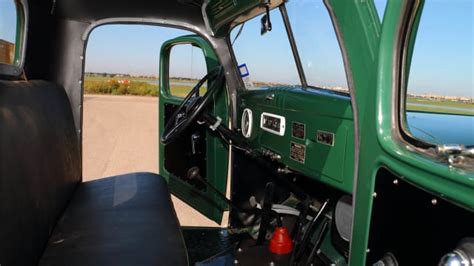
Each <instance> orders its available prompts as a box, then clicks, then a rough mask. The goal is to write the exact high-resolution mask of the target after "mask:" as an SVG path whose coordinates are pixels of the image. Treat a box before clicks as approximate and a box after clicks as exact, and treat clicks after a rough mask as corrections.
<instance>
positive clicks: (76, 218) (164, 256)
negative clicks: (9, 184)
mask: <svg viewBox="0 0 474 266" xmlns="http://www.w3.org/2000/svg"><path fill="white" fill-rule="evenodd" d="M187 264H188V260H187V254H186V248H185V244H184V240H183V236H182V234H181V230H180V226H179V222H178V219H177V217H176V213H175V210H174V208H173V203H172V202H171V198H170V193H169V191H168V188H167V184H166V181H165V180H164V178H163V177H161V176H159V175H156V174H152V173H133V174H127V175H120V176H115V177H109V178H105V179H100V180H96V181H91V182H85V183H82V184H80V185H79V187H78V189H77V191H76V192H75V194H74V195H73V198H72V200H71V202H70V204H69V206H68V207H67V209H66V211H65V213H64V215H63V216H62V217H61V219H60V220H59V222H58V224H57V225H56V228H55V229H54V231H53V234H52V236H51V238H50V240H49V242H48V246H47V248H46V251H45V253H44V255H43V257H42V259H41V262H40V265H187Z"/></svg>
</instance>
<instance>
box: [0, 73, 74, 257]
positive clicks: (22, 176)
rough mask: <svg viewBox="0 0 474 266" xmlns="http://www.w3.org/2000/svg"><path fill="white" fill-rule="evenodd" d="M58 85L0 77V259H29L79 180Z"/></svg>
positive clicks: (40, 250)
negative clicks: (4, 79) (9, 79)
mask: <svg viewBox="0 0 474 266" xmlns="http://www.w3.org/2000/svg"><path fill="white" fill-rule="evenodd" d="M80 156H81V155H80V148H79V140H78V135H77V134H76V131H75V127H74V121H73V116H72V111H71V107H70V104H69V100H68V97H67V95H66V93H65V91H64V89H63V88H62V87H60V86H58V85H55V84H53V83H49V82H45V81H21V82H14V81H0V265H2V266H9V265H35V264H37V262H38V261H39V258H40V257H41V254H42V253H43V251H44V249H45V247H46V244H47V241H48V238H49V236H50V234H51V232H52V230H53V227H54V226H55V224H56V222H57V220H58V219H59V217H60V215H61V213H62V212H63V210H64V209H65V207H66V205H67V203H68V201H69V199H70V197H71V196H72V193H73V192H74V189H75V187H76V185H77V184H78V183H79V182H80V181H81V160H80V158H81V157H80Z"/></svg>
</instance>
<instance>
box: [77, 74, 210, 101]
mask: <svg viewBox="0 0 474 266" xmlns="http://www.w3.org/2000/svg"><path fill="white" fill-rule="evenodd" d="M119 80H128V81H130V83H129V84H121V83H119V82H118V81H119ZM174 82H179V80H174V79H172V80H171V88H170V92H171V95H173V96H177V97H184V96H186V95H187V94H188V93H189V91H190V90H191V89H192V85H179V84H173V83H174ZM192 82H193V81H190V82H189V83H192ZM158 91H159V86H158V81H157V80H154V79H146V78H133V77H132V78H128V77H123V78H110V77H97V76H86V77H85V78H84V92H85V93H88V94H111V95H136V96H152V97H157V96H158ZM204 91H205V89H201V93H203V92H204Z"/></svg>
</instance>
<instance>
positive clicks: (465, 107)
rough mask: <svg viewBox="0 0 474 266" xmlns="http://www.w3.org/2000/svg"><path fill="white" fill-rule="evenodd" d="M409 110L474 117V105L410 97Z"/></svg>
mask: <svg viewBox="0 0 474 266" xmlns="http://www.w3.org/2000/svg"><path fill="white" fill-rule="evenodd" d="M407 110H408V111H417V112H427V113H444V114H456V115H474V104H473V103H462V102H455V101H446V100H445V101H433V100H427V99H420V98H414V97H409V98H408V101H407Z"/></svg>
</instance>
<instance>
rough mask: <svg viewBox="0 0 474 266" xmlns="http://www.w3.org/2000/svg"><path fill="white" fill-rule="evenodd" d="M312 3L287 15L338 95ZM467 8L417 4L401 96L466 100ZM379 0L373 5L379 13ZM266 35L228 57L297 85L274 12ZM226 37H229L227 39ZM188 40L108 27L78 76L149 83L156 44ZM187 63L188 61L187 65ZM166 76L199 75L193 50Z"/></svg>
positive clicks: (0, 18)
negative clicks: (106, 75) (107, 75)
mask: <svg viewBox="0 0 474 266" xmlns="http://www.w3.org/2000/svg"><path fill="white" fill-rule="evenodd" d="M321 2H322V1H320V0H290V1H289V3H288V4H287V9H288V13H289V15H290V19H291V23H292V26H293V30H294V33H295V37H296V40H297V44H298V48H299V50H300V54H301V57H302V61H303V65H304V69H305V72H306V76H307V79H308V81H309V84H311V85H315V86H341V87H345V86H347V85H346V80H345V75H344V70H343V65H342V59H341V55H340V51H339V46H338V44H337V41H336V38H335V34H334V32H333V29H332V25H331V21H330V19H329V16H328V14H327V11H326V9H325V7H324V6H323V5H322V3H321ZM473 2H474V1H472V0H451V1H450V0H428V1H426V4H425V9H424V13H423V16H422V21H421V24H420V30H419V33H418V37H417V43H416V46H415V52H414V56H413V64H412V66H411V73H410V80H409V84H408V85H409V92H410V93H428V92H432V93H436V94H442V95H456V96H470V97H474V92H473V90H474V89H473V79H474V75H473V49H474V48H473V43H472V38H473V23H474V22H473V10H474V4H473ZM385 3H386V0H375V4H376V6H377V9H378V11H379V13H383V10H384V7H385ZM12 9H13V1H12V0H0V38H2V39H7V40H9V41H13V40H14V38H15V27H14V26H12V25H15V24H16V22H15V17H14V15H13V14H12V12H7V11H8V10H12ZM271 18H272V23H273V31H271V32H269V33H267V34H266V35H264V36H260V23H259V21H260V18H256V19H254V20H252V21H249V22H247V23H246V24H245V26H244V31H243V33H242V35H241V36H240V37H239V39H238V40H237V42H236V44H235V46H234V50H235V53H236V57H237V60H238V61H239V63H246V64H247V66H248V68H249V71H250V74H251V77H252V79H253V80H255V81H269V82H282V83H291V84H297V83H298V75H297V72H296V67H295V64H294V61H293V57H292V54H291V50H290V47H289V44H288V40H287V37H286V33H285V30H284V26H283V24H282V20H281V17H280V15H279V12H278V11H276V10H275V11H272V16H271ZM235 32H236V30H234V32H233V34H232V35H231V36H232V37H233V36H234V35H235ZM184 34H189V32H186V31H183V30H178V29H171V28H163V27H155V26H141V25H140V26H138V25H108V26H102V27H99V28H97V29H95V30H94V31H93V32H92V34H91V36H90V39H89V44H88V49H87V55H86V60H87V61H86V71H91V72H118V73H130V74H144V75H157V74H158V61H159V49H160V46H161V44H162V43H163V42H164V41H166V40H168V39H170V38H173V37H177V36H180V35H184ZM191 55H193V56H192V59H191ZM172 58H175V59H172V61H173V63H172V66H171V70H172V75H175V76H186V75H188V76H189V75H190V73H191V72H192V74H193V77H200V76H203V75H204V73H205V68H204V60H203V58H202V55H201V54H200V51H199V50H198V49H197V48H194V49H193V48H191V47H190V46H188V47H182V48H179V51H178V50H176V52H173V54H172Z"/></svg>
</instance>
